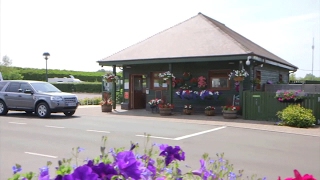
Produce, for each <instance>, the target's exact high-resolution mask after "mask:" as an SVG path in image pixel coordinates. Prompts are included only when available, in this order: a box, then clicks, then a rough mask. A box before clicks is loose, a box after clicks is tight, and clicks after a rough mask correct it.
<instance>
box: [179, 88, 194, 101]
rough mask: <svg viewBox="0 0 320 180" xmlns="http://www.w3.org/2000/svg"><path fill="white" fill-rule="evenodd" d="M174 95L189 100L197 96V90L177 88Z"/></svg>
mask: <svg viewBox="0 0 320 180" xmlns="http://www.w3.org/2000/svg"><path fill="white" fill-rule="evenodd" d="M176 95H177V96H178V97H179V98H181V99H186V100H191V99H195V98H196V97H197V95H198V91H193V90H183V89H179V90H178V91H176Z"/></svg>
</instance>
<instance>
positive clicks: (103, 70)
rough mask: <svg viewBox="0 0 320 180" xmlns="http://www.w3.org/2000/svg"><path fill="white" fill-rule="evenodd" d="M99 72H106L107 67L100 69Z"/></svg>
mask: <svg viewBox="0 0 320 180" xmlns="http://www.w3.org/2000/svg"><path fill="white" fill-rule="evenodd" d="M97 72H106V70H105V69H99V70H98V71H97Z"/></svg>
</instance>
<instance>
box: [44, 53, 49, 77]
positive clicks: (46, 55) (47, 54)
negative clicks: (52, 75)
mask: <svg viewBox="0 0 320 180" xmlns="http://www.w3.org/2000/svg"><path fill="white" fill-rule="evenodd" d="M42 56H43V58H44V59H45V60H46V81H47V82H48V68H47V60H48V59H49V58H50V54H49V53H48V52H45V53H43V55H42Z"/></svg>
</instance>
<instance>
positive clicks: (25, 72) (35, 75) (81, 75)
mask: <svg viewBox="0 0 320 180" xmlns="http://www.w3.org/2000/svg"><path fill="white" fill-rule="evenodd" d="M15 68H16V69H18V70H19V73H20V74H21V75H22V76H23V79H25V80H36V81H45V74H46V70H45V69H35V68H20V67H15ZM106 72H111V71H106ZM106 72H83V71H70V70H59V69H48V78H54V77H58V78H63V77H68V78H69V77H70V76H69V75H73V76H74V77H75V78H77V79H80V80H81V81H85V82H101V78H102V76H103V75H104V74H105V73H106Z"/></svg>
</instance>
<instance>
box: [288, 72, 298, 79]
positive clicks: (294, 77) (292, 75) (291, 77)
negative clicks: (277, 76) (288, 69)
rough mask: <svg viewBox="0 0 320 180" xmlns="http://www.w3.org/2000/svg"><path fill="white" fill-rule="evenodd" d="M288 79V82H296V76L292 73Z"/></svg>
mask: <svg viewBox="0 0 320 180" xmlns="http://www.w3.org/2000/svg"><path fill="white" fill-rule="evenodd" d="M289 79H290V81H296V80H297V78H296V74H294V73H292V74H290V76H289Z"/></svg>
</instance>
